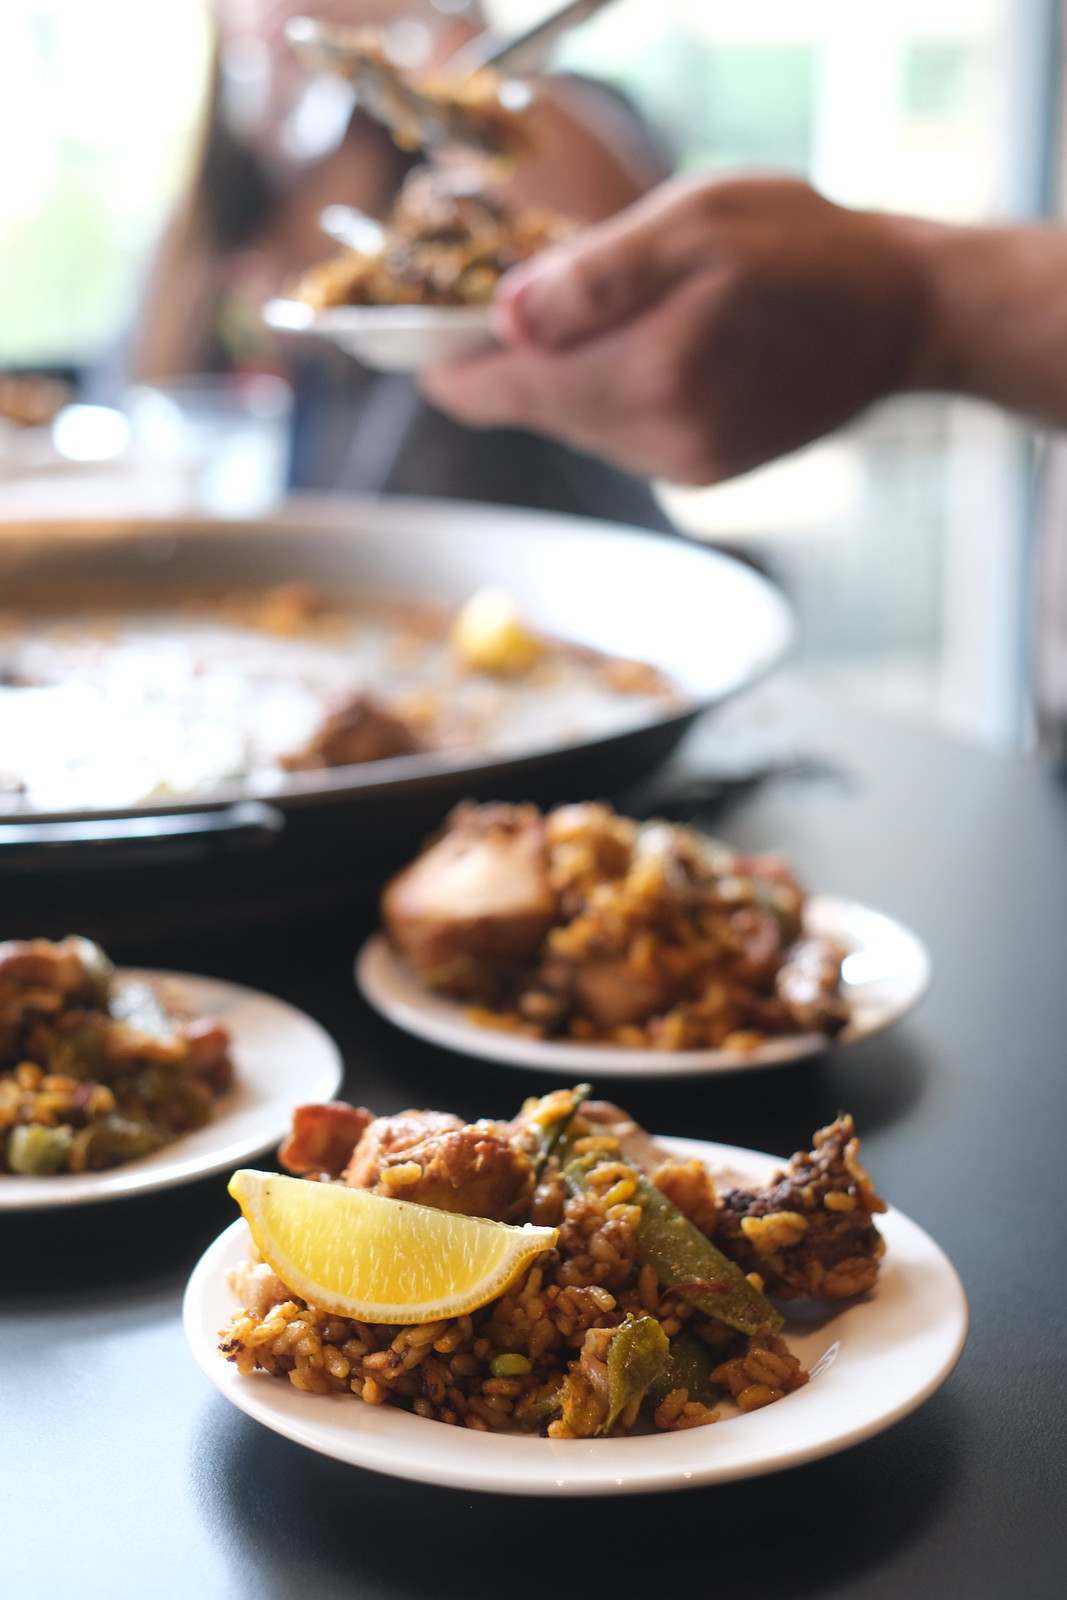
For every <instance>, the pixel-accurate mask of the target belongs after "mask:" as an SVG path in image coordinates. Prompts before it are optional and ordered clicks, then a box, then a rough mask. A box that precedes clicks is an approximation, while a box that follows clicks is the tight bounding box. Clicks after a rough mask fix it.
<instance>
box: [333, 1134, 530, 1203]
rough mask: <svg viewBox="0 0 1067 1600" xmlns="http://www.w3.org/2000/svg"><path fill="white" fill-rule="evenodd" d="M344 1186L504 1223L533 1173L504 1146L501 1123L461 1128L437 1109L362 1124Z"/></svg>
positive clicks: (521, 1155)
mask: <svg viewBox="0 0 1067 1600" xmlns="http://www.w3.org/2000/svg"><path fill="white" fill-rule="evenodd" d="M345 1182H346V1183H347V1184H348V1185H349V1186H350V1187H351V1188H354V1189H370V1190H372V1191H373V1193H374V1194H382V1195H388V1196H389V1197H390V1198H391V1199H395V1200H414V1201H416V1202H417V1203H418V1204H419V1205H425V1206H436V1207H437V1208H438V1210H440V1211H458V1212H462V1213H463V1215H464V1216H470V1217H490V1218H492V1219H493V1220H494V1221H495V1222H510V1221H511V1220H512V1218H513V1217H517V1216H519V1215H520V1214H521V1213H522V1212H523V1211H525V1210H526V1208H527V1206H528V1205H529V1202H530V1197H531V1195H532V1194H533V1187H534V1169H533V1163H532V1161H531V1160H530V1157H529V1156H528V1155H527V1154H526V1153H525V1152H524V1151H522V1150H519V1149H516V1148H515V1147H514V1146H513V1145H512V1144H510V1143H509V1141H508V1136H507V1128H506V1127H504V1126H503V1125H501V1124H497V1123H492V1122H476V1123H472V1124H468V1123H463V1122H462V1121H461V1120H460V1119H459V1117H454V1116H450V1115H449V1114H448V1113H446V1112H441V1111H404V1112H401V1113H400V1115H399V1116H395V1117H378V1118H376V1119H375V1120H374V1121H373V1122H372V1123H370V1125H369V1126H368V1127H367V1129H366V1130H365V1132H364V1133H363V1135H362V1137H361V1139H360V1141H359V1144H358V1145H357V1146H356V1149H355V1151H354V1152H353V1155H352V1159H351V1161H350V1162H349V1165H348V1168H347V1171H346V1172H345Z"/></svg>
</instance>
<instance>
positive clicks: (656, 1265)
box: [563, 1155, 783, 1334]
mask: <svg viewBox="0 0 1067 1600" xmlns="http://www.w3.org/2000/svg"><path fill="white" fill-rule="evenodd" d="M602 1159H603V1158H602V1156H600V1155H588V1156H579V1157H578V1159H577V1160H575V1161H571V1162H569V1163H568V1165H567V1166H566V1167H565V1168H564V1169H563V1177H564V1180H565V1181H566V1183H567V1185H568V1187H569V1188H570V1189H571V1191H572V1193H580V1192H581V1191H583V1190H585V1189H587V1188H588V1183H587V1181H586V1180H587V1176H588V1173H589V1171H590V1169H591V1168H592V1167H594V1166H595V1165H596V1164H597V1162H598V1161H599V1160H602ZM612 1159H613V1160H624V1159H625V1158H624V1157H620V1156H614V1157H613V1158H612ZM627 1165H628V1166H633V1163H632V1162H627ZM634 1182H635V1184H636V1186H637V1187H636V1192H635V1194H634V1196H633V1201H632V1202H631V1203H632V1204H635V1205H639V1206H640V1207H641V1213H642V1216H641V1224H640V1226H639V1228H638V1230H637V1259H638V1261H639V1262H640V1263H641V1265H642V1266H646V1265H647V1266H650V1267H651V1268H652V1269H653V1271H654V1272H655V1274H656V1277H657V1278H658V1279H659V1281H660V1283H661V1284H662V1285H663V1287H664V1288H665V1289H673V1288H674V1287H675V1286H676V1285H677V1286H678V1295H679V1298H680V1299H682V1300H684V1301H685V1302H686V1304H687V1305H691V1306H693V1307H695V1309H696V1310H697V1311H702V1312H703V1313H704V1315H705V1316H707V1317H714V1319H715V1321H716V1322H724V1323H725V1324H726V1326H727V1327H728V1328H736V1329H737V1330H738V1332H739V1333H749V1334H752V1333H763V1332H765V1331H766V1330H768V1329H770V1330H771V1331H772V1332H776V1331H777V1330H778V1329H779V1328H780V1327H781V1326H782V1320H783V1319H782V1318H781V1317H780V1316H779V1315H778V1312H777V1311H775V1309H774V1307H773V1306H772V1305H771V1303H770V1301H769V1300H768V1299H767V1297H766V1296H765V1295H762V1294H760V1292H759V1290H758V1289H756V1288H754V1287H753V1285H752V1284H751V1283H749V1281H748V1279H747V1278H746V1277H745V1274H744V1273H743V1272H742V1271H741V1268H740V1267H739V1266H738V1265H737V1263H736V1262H734V1261H731V1260H730V1258H729V1256H724V1255H723V1253H722V1251H721V1250H720V1249H718V1248H717V1246H716V1245H713V1244H712V1242H711V1240H710V1239H708V1238H707V1237H706V1236H705V1235H704V1234H702V1233H701V1231H700V1229H699V1228H697V1227H695V1226H694V1224H693V1223H692V1222H690V1220H689V1218H688V1217H687V1216H685V1215H683V1213H682V1212H681V1211H679V1210H678V1207H677V1206H676V1205H673V1204H672V1202H671V1201H670V1200H668V1199H667V1196H666V1195H665V1194H663V1193H661V1191H660V1190H659V1189H657V1188H656V1186H655V1184H654V1183H650V1182H649V1180H648V1179H647V1178H646V1177H645V1176H644V1174H643V1173H641V1172H639V1171H638V1169H637V1168H636V1167H634ZM698 1282H699V1283H715V1284H716V1285H718V1284H721V1285H722V1286H723V1287H722V1289H719V1288H716V1289H714V1290H711V1289H698V1288H695V1287H686V1286H687V1285H694V1284H696V1283H698Z"/></svg>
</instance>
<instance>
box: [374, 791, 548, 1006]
mask: <svg viewBox="0 0 1067 1600" xmlns="http://www.w3.org/2000/svg"><path fill="white" fill-rule="evenodd" d="M382 915H383V918H384V921H385V926H386V929H387V931H388V933H389V937H390V938H391V940H392V942H393V943H394V945H395V946H396V947H397V949H398V950H399V951H400V952H401V954H402V955H403V956H404V957H405V958H406V960H407V961H408V963H409V964H410V965H411V967H412V968H413V969H414V970H415V971H416V972H417V973H418V974H419V976H420V977H422V978H423V980H424V981H425V982H426V983H427V984H429V985H430V986H431V987H432V988H435V989H440V990H443V991H444V992H446V993H451V994H457V995H472V994H473V995H480V994H484V993H485V991H486V988H487V986H488V987H489V988H492V986H493V983H494V974H495V973H496V972H497V971H498V970H499V969H500V968H506V967H508V966H518V965H521V964H522V963H524V962H528V961H531V960H532V959H533V958H534V956H535V955H536V953H537V950H538V948H539V947H540V944H541V941H542V940H543V939H544V936H545V934H546V933H547V932H548V930H549V928H550V927H551V926H552V923H553V921H554V920H555V916H556V895H555V893H554V892H553V889H552V887H551V884H550V883H549V879H548V869H547V861H546V854H545V839H544V827H543V824H542V820H541V818H540V816H539V815H538V813H537V811H536V809H535V808H534V807H533V806H507V805H494V806H480V807H477V808H475V807H472V806H465V807H462V806H461V807H459V808H458V809H457V810H456V811H454V812H453V813H452V815H451V817H450V818H449V819H448V822H447V824H446V831H445V833H443V834H442V836H441V837H440V838H439V839H438V840H437V841H436V843H434V844H432V845H431V846H430V848H429V849H428V850H426V851H425V852H424V853H423V854H422V855H421V856H419V857H418V859H417V860H416V861H414V862H412V864H411V866H409V867H406V868H405V869H404V871H403V872H401V873H399V874H398V876H397V877H395V878H394V879H393V881H392V882H391V883H390V884H389V885H388V887H387V888H386V891H385V894H384V895H383V897H382Z"/></svg>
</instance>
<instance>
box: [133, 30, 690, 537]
mask: <svg viewBox="0 0 1067 1600" xmlns="http://www.w3.org/2000/svg"><path fill="white" fill-rule="evenodd" d="M474 10H475V8H473V7H467V8H466V9H465V11H464V14H463V16H462V18H461V17H460V16H458V15H447V14H444V13H443V12H441V11H436V10H435V9H434V8H433V7H432V6H431V5H429V4H428V3H425V0H318V3H317V4H311V5H309V4H307V3H306V0H216V4H215V9H214V15H215V20H216V27H217V40H218V44H217V52H216V59H215V63H214V67H213V73H212V81H211V85H210V90H209V96H208V105H207V109H206V116H205V124H204V128H203V131H202V136H201V140H200V146H199V150H198V153H197V156H196V160H195V163H194V171H193V175H192V179H191V182H190V185H189V188H188V191H187V194H186V197H185V199H184V201H183V202H182V204H181V205H180V207H179V208H178V211H177V213H176V215H175V216H174V218H173V219H172V221H171V224H170V226H169V228H168V229H167V232H166V234H165V236H164V239H163V242H162V244H161V247H160V250H159V253H158V257H157V260H156V263H155V266H154V270H153V271H152V273H151V276H150V279H149V282H148V285H147V290H146V294H145V297H144V301H143V304H142V306H141V309H140V314H139V317H138V319H137V324H136V326H135V328H134V329H133V332H132V335H131V338H130V341H129V346H128V364H127V369H126V372H125V376H126V377H127V378H132V379H133V380H134V381H137V382H143V383H145V382H146V383H150V382H152V381H153V380H160V379H165V378H168V377H172V376H175V375H178V374H183V373H191V372H203V371H213V370H218V369H220V368H225V367H227V366H232V365H238V366H246V367H257V366H259V367H263V366H266V367H271V368H274V369H277V368H278V367H279V366H281V368H282V370H286V369H287V370H286V376H288V377H289V378H290V379H291V381H293V383H294V386H295V389H296V397H297V406H296V423H295V438H294V454H293V466H292V484H293V487H296V488H321V489H331V490H349V491H369V492H392V493H411V494H438V495H451V496H459V497H464V498H471V499H480V500H491V501H498V502H503V503H509V504H518V505H529V506H537V507H542V508H546V509H553V510H561V511H572V512H578V513H584V514H588V515H597V516H602V517H608V518H618V519H620V520H623V521H628V522H635V523H640V524H643V525H645V526H649V527H658V528H666V527H668V526H669V523H668V521H667V519H666V517H665V516H664V515H663V513H662V512H661V511H660V510H659V508H658V507H657V506H656V504H655V501H654V499H653V497H652V495H651V493H650V491H649V489H648V487H647V485H646V484H645V483H643V482H641V481H639V480H638V479H636V478H634V477H632V476H630V475H629V474H628V473H625V472H623V471H619V470H616V469H614V468H612V467H610V466H608V465H606V464H605V463H604V462H603V461H602V460H600V459H599V458H587V457H584V456H582V455H580V454H578V453H576V452H575V451H574V450H573V449H571V448H569V447H568V446H566V445H565V444H561V443H558V442H555V441H551V440H548V439H546V438H544V437H543V436H540V435H532V434H529V433H527V432H524V431H519V430H515V429H511V428H504V429H500V430H495V431H494V432H492V433H491V434H488V435H487V434H485V433H483V432H473V431H471V430H469V429H467V428H466V427H464V426H462V425H461V424H458V423H456V422H454V421H452V420H451V419H449V418H448V417H446V416H444V415H443V414H442V413H441V412H439V411H437V410H435V409H434V408H433V407H432V406H431V405H429V404H428V403H427V402H426V401H425V399H423V398H422V396H421V395H420V394H419V391H418V388H417V385H416V383H415V381H414V379H412V378H411V377H410V376H408V375H407V374H396V373H389V374H380V373H374V372H370V371H368V370H367V369H365V368H362V367H360V366H359V365H358V364H357V363H355V362H354V361H353V360H352V359H351V358H350V357H348V356H347V355H344V354H342V353H341V352H340V351H338V350H336V349H334V348H332V347H331V346H329V345H327V344H326V343H325V342H322V341H318V340H311V339H304V340H294V339H292V338H289V337H286V338H284V339H281V340H279V339H277V338H276V336H274V335H271V334H270V333H269V332H268V330H266V329H265V328H264V327H263V326H262V325H261V323H260V321H259V316H258V309H259V307H260V306H261V305H262V303H263V302H264V301H265V300H266V299H268V298H270V297H271V296H272V295H275V294H279V293H281V292H283V291H284V286H285V284H286V283H287V281H288V280H290V279H291V278H292V277H293V276H294V275H296V274H298V273H299V272H301V271H302V270H303V269H304V268H306V267H307V266H309V265H310V264H311V263H312V262H315V261H317V260H320V259H321V258H322V257H324V256H327V255H329V254H330V253H331V252H332V251H333V250H334V249H335V248H336V247H335V246H334V245H333V243H332V241H330V240H328V239H327V238H326V236H325V235H324V234H323V233H322V232H321V229H320V228H319V225H318V217H319V214H320V212H321V211H322V209H323V208H324V207H325V206H326V205H329V204H334V203H343V204H348V205H351V206H354V207H356V208H358V209H359V210H361V211H364V212H366V213H368V214H369V215H372V216H377V217H382V216H384V215H385V214H386V213H387V212H388V210H389V208H390V206H391V204H392V202H393V200H394V198H395V196H396V194H397V192H398V190H399V188H400V185H401V183H402V182H403V180H404V178H405V177H406V175H407V174H408V172H409V171H410V170H411V168H412V166H413V165H414V164H415V161H416V158H414V157H412V156H410V155H407V154H405V153H404V152H403V151H401V150H399V149H398V148H397V147H396V146H395V145H394V144H393V142H392V140H391V139H390V137H389V134H388V133H387V132H386V130H385V129H384V128H382V127H380V126H379V125H378V124H377V123H375V122H373V121H372V120H371V119H370V118H368V117H367V116H365V115H364V114H363V113H361V112H360V111H359V110H358V109H357V110H355V111H353V110H352V108H351V101H350V98H349V99H348V100H346V99H345V96H346V94H347V93H348V91H347V90H346V88H345V86H344V85H343V83H342V81H341V80H340V79H333V80H329V81H324V80H323V79H314V78H309V76H308V74H307V73H306V72H304V71H303V69H302V68H301V67H300V65H299V63H298V62H297V60H296V56H295V54H294V52H293V50H292V48H291V46H290V45H289V43H288V41H287V39H286V37H285V31H284V30H285V24H286V22H287V21H288V20H289V18H290V17H291V16H292V15H296V14H304V13H307V12H310V13H311V14H313V15H314V16H315V17H316V18H318V19H319V20H322V21H325V22H330V23H342V24H345V25H358V24H365V23H375V24H385V25H389V24H391V25H394V26H402V27H404V28H406V29H408V30H409V32H410V30H412V29H416V30H418V29H421V30H422V33H423V37H424V40H425V41H428V43H429V51H430V53H429V56H428V60H427V65H432V64H434V63H439V62H441V61H444V60H445V59H447V57H448V55H449V54H451V52H452V51H453V50H454V49H456V48H457V47H458V46H459V45H460V44H461V43H462V42H463V41H464V40H465V39H467V38H469V37H471V36H472V34H474V33H475V32H477V31H478V26H479V25H480V19H479V18H478V17H477V16H476V15H475V14H474ZM415 42H416V44H418V43H419V40H418V38H416V40H415ZM324 85H325V86H324ZM536 88H537V105H536V107H535V108H534V110H533V111H532V112H531V113H530V115H531V118H532V119H533V122H532V132H533V134H534V138H535V140H536V148H535V150H534V153H533V154H532V155H531V156H530V158H529V159H527V160H525V161H523V162H522V163H521V164H520V166H519V167H518V169H517V170H516V172H515V173H514V175H513V176H512V177H511V178H510V179H509V180H508V181H507V182H506V183H504V184H502V185H499V186H496V191H497V192H499V193H500V195H501V197H502V198H503V199H504V200H505V202H506V203H508V204H509V205H511V206H512V207H515V208H521V207H524V206H546V207H550V208H551V209H552V210H555V211H557V212H560V213H562V214H564V215H566V216H569V217H572V218H573V219H575V220H576V221H579V222H593V221H598V220H600V219H602V218H604V217H606V216H608V215H610V214H611V213H613V212H615V211H617V210H619V209H620V208H621V207H624V206H626V205H628V204H629V203H631V202H632V201H633V200H635V199H636V198H638V197H639V196H640V195H641V194H642V193H643V192H644V191H646V190H647V189H649V188H650V187H651V186H652V185H653V184H654V183H655V182H656V181H657V180H659V179H660V178H661V177H662V176H663V172H664V170H665V168H664V163H663V159H662V155H661V153H660V151H659V149H658V147H657V145H656V142H655V140H654V138H653V137H652V136H651V135H650V134H649V133H648V132H647V131H646V130H645V128H644V127H643V125H642V124H641V122H640V120H639V119H638V118H637V116H636V114H635V113H634V112H633V111H632V110H631V109H630V108H629V106H628V105H627V104H626V103H625V102H624V101H623V100H622V99H620V98H619V97H618V96H617V95H615V94H614V92H613V91H611V90H609V89H607V88H605V87H603V86H601V85H598V84H595V83H592V82H591V81H588V80H585V79H579V78H572V77H561V78H556V77H539V78H538V79H537V80H536ZM316 96H317V97H318V99H317V101H316ZM331 118H332V119H333V122H334V124H335V128H334V131H333V134H332V136H331V131H330V126H329V125H330V122H331ZM338 118H340V126H336V124H337V121H338ZM316 141H317V142H318V145H319V146H320V148H316V147H315V146H316Z"/></svg>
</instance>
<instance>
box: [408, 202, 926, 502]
mask: <svg viewBox="0 0 1067 1600" xmlns="http://www.w3.org/2000/svg"><path fill="white" fill-rule="evenodd" d="M898 224H899V225H898ZM925 316H926V300H925V288H924V279H923V276H922V273H921V271H920V268H919V266H918V264H917V262H916V261H915V259H914V257H913V254H912V251H911V248H910V245H909V234H908V225H907V224H906V223H902V222H901V220H900V219H896V218H893V217H888V216H880V215H878V214H875V213H867V212H855V211H848V210H845V209H843V208H841V207H839V206H835V205H833V204H831V203H830V202H829V201H827V200H824V199H823V198H822V197H821V196H820V195H818V194H816V192H815V191H814V190H813V189H811V188H809V187H808V185H807V184H804V183H801V182H799V181H797V180H795V179H791V178H777V177H741V178H731V179H726V180H717V179H709V178H699V179H680V180H672V181H671V182H669V183H666V184H664V185H662V186H661V187H660V188H659V189H657V190H655V191H653V193H652V194H650V195H649V196H647V197H646V198H645V199H644V200H641V201H639V202H638V203H637V204H636V205H634V206H631V207H630V208H629V209H628V210H627V211H625V212H622V213H620V214H619V215H618V216H616V217H613V218H611V219H609V220H608V221H607V222H603V223H600V224H599V225H597V226H595V227H592V228H589V229H587V230H585V231H583V232H582V233H580V234H578V235H576V236H575V237H574V238H573V239H572V240H569V241H567V242H566V243H565V244H563V245H561V246H559V247H557V248H555V249H553V250H551V251H546V252H545V253H544V254H543V255H541V256H538V257H536V258H535V259H534V260H533V261H530V262H527V263H524V264H523V265H522V266H521V267H519V268H516V269H515V270H514V271H513V272H511V273H509V274H508V275H507V277H506V278H505V279H504V280H503V283H502V284H501V287H500V290H499V291H498V294H497V299H496V301H495V304H494V323H495V327H496V330H497V333H498V336H499V338H500V339H501V342H502V343H503V344H504V346H505V348H504V349H503V350H500V351H493V352H491V353H487V354H485V355H480V356H475V357H472V358H469V359H467V360H465V361H462V362H455V363H452V364H450V365H448V366H445V367H439V368H436V369H434V370H433V371H431V372H428V373H426V374H425V375H424V379H423V389H424V391H425V393H426V395H427V397H428V398H429V399H430V400H431V401H433V402H434V403H435V404H436V405H438V406H440V407H441V408H442V409H443V410H445V411H448V412H450V413H451V414H452V415H453V416H454V417H457V418H458V419H459V420H460V421H462V422H466V423H468V424H470V425H472V426H474V427H496V426H508V425H510V426H518V427H524V428H529V429H532V430H533V431H534V432H539V433H546V434H549V435H552V436H554V437H557V438H561V439H564V440H566V441H567V442H568V443H569V444H572V445H574V446H575V447H576V448H577V449H579V450H584V451H587V452H589V453H590V454H594V455H600V456H604V457H606V458H607V459H608V460H611V461H614V462H615V463H616V464H618V465H619V466H621V467H624V468H626V469H627V470H628V471H630V472H636V473H639V474H642V475H645V476H649V477H652V476H661V477H666V478H670V479H672V480H674V481H675V482H678V483H692V484H704V483H714V482H717V481H719V480H720V479H722V478H727V477H730V476H732V475H733V474H735V473H739V472H745V471H748V470H749V469H750V468H752V467H755V466H758V465H759V464H760V463H761V462H764V461H767V460H770V459H771V458H772V457H774V456H777V455H781V454H783V453H784V452H786V451H789V450H793V449H796V448H798V447H799V446H800V445H802V444H805V443H807V442H808V441H809V440H811V439H814V438H817V437H818V436H820V435H821V434H824V433H826V432H828V431H830V430H831V429H833V428H835V427H838V426H839V425H840V424H842V423H844V422H846V421H847V420H848V419H849V418H850V417H853V416H855V415H856V414H857V413H858V412H859V411H861V410H862V409H863V408H864V407H865V406H867V405H868V404H869V403H870V402H871V401H873V400H875V399H877V398H879V397H880V396H882V395H885V394H888V393H890V392H892V391H894V390H895V389H897V388H899V387H901V386H902V385H903V384H904V383H905V381H906V375H907V373H908V370H909V367H910V365H911V362H912V359H913V352H914V349H915V346H916V344H917V342H918V340H919V337H920V334H921V331H922V328H923V324H924V321H925Z"/></svg>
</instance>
